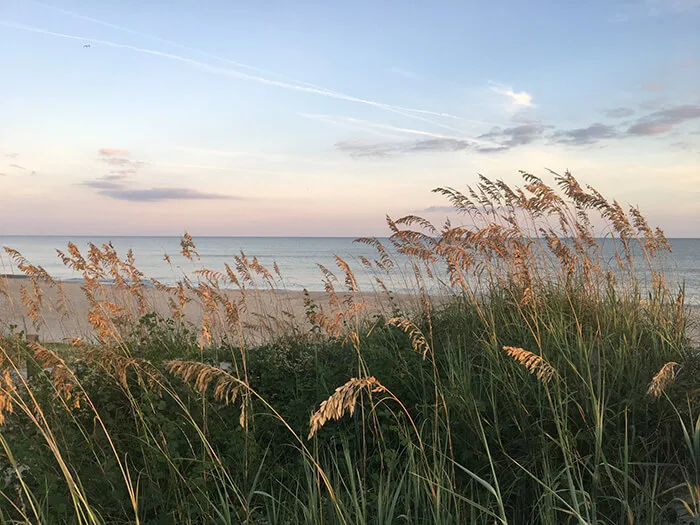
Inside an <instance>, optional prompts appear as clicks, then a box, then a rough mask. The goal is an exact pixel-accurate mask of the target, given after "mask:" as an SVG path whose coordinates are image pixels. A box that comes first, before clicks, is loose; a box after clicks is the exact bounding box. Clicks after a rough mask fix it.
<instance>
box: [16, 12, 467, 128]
mask: <svg viewBox="0 0 700 525" xmlns="http://www.w3.org/2000/svg"><path fill="white" fill-rule="evenodd" d="M27 1H29V2H31V3H33V4H36V5H40V6H42V7H46V8H48V9H53V10H56V11H58V12H61V13H64V14H66V15H69V16H73V17H75V18H79V19H82V20H86V21H88V22H93V23H95V24H100V25H103V26H105V27H110V28H112V29H116V30H117V31H123V32H126V33H130V34H133V35H138V36H141V37H144V38H149V39H152V40H155V41H157V42H161V43H163V44H167V45H170V46H173V47H176V48H178V49H181V50H183V51H189V52H192V53H199V54H201V55H204V56H207V57H209V58H213V59H215V60H220V61H222V62H225V63H227V64H230V65H233V66H236V67H241V68H245V69H250V70H252V71H257V72H258V73H264V74H266V75H272V76H277V77H280V78H284V79H286V80H287V81H288V82H289V81H291V82H294V84H297V86H296V87H297V88H301V87H306V88H310V89H313V90H318V91H317V94H322V95H325V96H328V97H331V98H337V99H341V100H347V101H349V102H359V103H364V104H368V105H371V106H375V107H380V108H383V109H387V110H390V111H391V110H396V111H397V112H398V111H405V112H410V113H418V114H422V115H432V116H435V117H445V118H451V119H455V120H464V119H463V117H458V116H456V115H452V114H450V113H443V112H437V111H429V110H425V109H418V108H408V107H403V106H395V105H392V104H385V103H382V102H375V101H373V100H367V99H362V98H359V97H353V96H351V95H347V94H345V93H341V92H339V91H335V90H332V89H328V88H324V87H322V86H318V85H315V84H311V83H309V82H304V81H300V80H296V79H292V78H290V77H286V76H285V75H281V74H279V73H275V72H273V71H269V70H266V69H262V68H258V67H255V66H251V65H248V64H244V63H242V62H237V61H235V60H230V59H228V58H224V57H221V56H219V55H215V54H213V53H209V52H207V51H202V50H200V49H195V48H192V47H189V46H185V45H182V44H179V43H177V42H173V41H172V40H167V39H165V38H161V37H158V36H155V35H151V34H148V33H143V32H141V31H136V30H134V29H131V28H128V27H124V26H120V25H117V24H112V23H110V22H106V21H104V20H99V19H97V18H93V17H90V16H85V15H82V14H80V13H76V12H74V11H70V10H68V9H63V8H61V7H57V6H54V5H51V4H47V3H44V2H39V1H37V0H27ZM262 80H269V79H262V78H261V79H260V81H262ZM271 82H274V81H271ZM288 82H285V83H288ZM294 84H290V86H294ZM279 87H282V86H279ZM289 89H293V88H291V87H290V88H289ZM431 123H432V122H431Z"/></svg>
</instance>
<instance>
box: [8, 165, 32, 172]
mask: <svg viewBox="0 0 700 525" xmlns="http://www.w3.org/2000/svg"><path fill="white" fill-rule="evenodd" d="M10 168H15V169H17V170H22V171H29V170H28V169H27V168H25V167H24V166H20V165H19V164H10Z"/></svg>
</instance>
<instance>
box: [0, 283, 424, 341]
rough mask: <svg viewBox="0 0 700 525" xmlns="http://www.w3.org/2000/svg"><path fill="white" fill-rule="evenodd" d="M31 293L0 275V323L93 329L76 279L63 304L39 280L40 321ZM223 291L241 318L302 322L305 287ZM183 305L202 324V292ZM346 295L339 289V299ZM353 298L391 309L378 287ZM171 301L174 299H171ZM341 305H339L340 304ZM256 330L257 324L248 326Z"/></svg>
mask: <svg viewBox="0 0 700 525" xmlns="http://www.w3.org/2000/svg"><path fill="white" fill-rule="evenodd" d="M23 288H24V289H26V290H28V291H29V292H30V293H31V289H32V287H31V282H30V281H29V279H26V278H23V277H14V276H13V277H7V276H0V324H2V326H3V327H6V326H9V325H14V326H16V327H17V330H23V331H24V332H25V333H30V334H38V335H39V338H40V339H41V340H42V341H52V342H58V341H62V340H65V339H67V338H75V337H81V338H83V339H89V338H90V337H92V334H93V330H92V327H91V325H90V322H89V321H88V312H89V311H90V309H91V306H90V302H89V300H88V298H87V296H86V294H85V293H84V291H83V284H82V283H80V282H63V283H62V288H63V296H64V298H65V299H64V302H65V306H64V307H61V297H59V295H60V294H59V291H58V290H57V288H56V287H51V286H48V285H41V294H42V308H41V312H40V316H39V321H38V322H36V323H35V322H33V321H32V319H31V317H30V316H29V315H28V314H27V308H26V306H25V305H24V304H23V302H22V289H23ZM102 290H103V294H104V295H103V297H105V298H106V299H108V300H110V301H113V302H115V303H117V304H119V305H121V306H124V307H125V308H127V310H131V311H135V304H134V299H133V297H131V296H129V295H128V294H121V293H119V292H118V290H117V289H116V287H114V286H111V285H103V286H102ZM222 293H223V294H224V295H225V296H227V297H228V298H229V299H231V300H232V301H236V302H238V303H239V304H240V303H241V302H244V303H245V308H243V309H241V312H242V315H241V320H242V323H243V324H248V325H251V324H257V325H260V324H265V325H266V326H268V328H269V329H275V327H276V329H280V328H282V327H283V326H286V325H291V324H294V323H304V322H306V305H305V301H304V293H303V292H301V291H272V290H249V291H247V292H246V294H245V297H244V296H243V293H242V292H241V291H239V290H223V291H222ZM144 295H145V297H146V300H147V303H148V311H149V312H154V313H156V314H157V315H159V316H162V317H164V318H169V317H171V316H172V313H173V311H172V306H173V300H174V295H173V294H171V293H168V292H167V291H165V290H159V289H156V288H154V287H149V288H146V289H145V292H144ZM186 295H187V299H188V302H187V305H186V306H185V308H184V309H183V310H184V312H183V313H184V318H183V320H184V322H185V323H188V324H191V325H193V326H197V327H199V326H201V324H202V320H203V317H204V311H205V309H204V307H203V305H202V300H201V298H199V297H197V295H196V294H195V293H193V292H191V291H189V292H187V294H186ZM309 297H310V298H311V299H312V300H313V302H314V303H315V304H317V305H318V307H319V308H322V309H323V310H324V311H326V312H336V311H338V308H337V307H333V306H331V305H330V304H329V297H328V294H326V293H325V292H309ZM348 298H349V295H348V294H346V293H343V292H338V299H339V300H340V301H343V300H346V299H348ZM395 299H396V301H397V302H398V303H399V304H400V305H401V308H402V309H412V308H415V307H416V306H417V300H418V298H417V296H409V295H397V296H395ZM355 301H356V302H363V303H365V304H366V307H365V308H364V309H363V311H362V312H361V315H373V314H376V313H378V312H384V313H390V312H391V310H392V305H391V302H390V300H389V298H388V297H387V296H386V295H385V294H382V295H379V294H376V293H368V294H362V293H358V294H357V295H356V296H355ZM174 302H177V300H175V301H174ZM341 307H342V306H341ZM252 332H255V330H252Z"/></svg>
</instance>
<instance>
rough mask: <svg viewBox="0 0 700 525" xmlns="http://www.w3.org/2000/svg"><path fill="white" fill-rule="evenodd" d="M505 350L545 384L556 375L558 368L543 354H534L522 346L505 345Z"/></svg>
mask: <svg viewBox="0 0 700 525" xmlns="http://www.w3.org/2000/svg"><path fill="white" fill-rule="evenodd" d="M503 350H505V351H506V353H507V354H508V355H509V356H510V357H512V358H513V359H515V360H516V361H517V362H518V363H520V364H521V365H522V366H523V367H525V369H526V370H527V371H528V372H530V373H531V374H533V375H535V376H537V379H539V380H540V381H541V382H542V383H543V384H546V383H548V382H549V381H550V379H552V377H554V376H555V375H556V370H555V369H554V367H553V366H552V365H550V364H549V363H548V362H547V361H545V360H544V359H543V358H542V356H539V355H537V354H534V353H532V352H530V351H528V350H524V349H522V348H516V347H513V346H504V347H503Z"/></svg>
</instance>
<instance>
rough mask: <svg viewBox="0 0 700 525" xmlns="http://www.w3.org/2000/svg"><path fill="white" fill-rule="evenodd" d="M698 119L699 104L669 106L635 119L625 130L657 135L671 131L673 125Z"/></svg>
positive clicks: (632, 133) (638, 133) (632, 132)
mask: <svg viewBox="0 0 700 525" xmlns="http://www.w3.org/2000/svg"><path fill="white" fill-rule="evenodd" d="M695 119H700V105H697V104H686V105H681V106H671V107H668V108H665V109H662V110H659V111H655V112H654V113H651V114H650V115H647V116H645V117H642V118H640V119H639V120H637V121H636V122H635V123H634V124H633V125H632V126H630V128H629V129H628V130H627V132H628V133H629V134H631V135H638V136H639V135H658V134H661V133H666V132H668V131H671V129H673V128H674V127H675V126H677V125H679V124H682V123H684V122H688V121H691V120H695Z"/></svg>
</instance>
